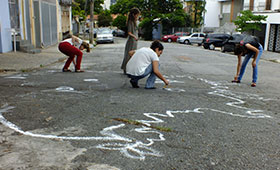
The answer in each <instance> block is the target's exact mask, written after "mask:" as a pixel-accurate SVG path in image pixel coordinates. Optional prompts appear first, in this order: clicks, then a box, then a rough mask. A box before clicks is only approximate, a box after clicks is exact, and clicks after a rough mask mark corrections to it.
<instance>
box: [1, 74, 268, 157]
mask: <svg viewBox="0 0 280 170" xmlns="http://www.w3.org/2000/svg"><path fill="white" fill-rule="evenodd" d="M170 77H172V76H170ZM174 77H179V76H174ZM188 78H189V79H191V80H195V79H196V80H199V81H202V82H204V83H206V84H209V85H211V87H210V88H211V89H213V90H212V91H210V92H208V94H210V95H216V96H219V97H223V98H227V99H230V100H232V101H230V102H227V103H225V105H226V106H229V107H234V108H237V109H241V110H243V113H232V112H227V111H222V110H217V109H212V108H200V107H198V108H194V109H186V110H167V111H166V112H165V113H143V115H144V117H147V118H148V119H146V120H137V121H138V122H141V123H142V124H144V125H146V126H142V127H137V128H135V129H134V131H135V132H137V133H143V134H147V133H149V134H153V136H156V137H149V138H146V139H145V141H147V142H146V143H145V142H143V141H140V140H135V139H133V138H130V137H127V136H126V137H124V136H121V135H119V134H117V133H116V132H115V131H114V130H116V129H120V128H123V127H125V124H119V125H114V126H109V127H106V128H104V129H103V130H102V131H100V134H102V135H103V136H100V137H79V136H77V137H76V136H72V137H71V136H55V135H43V134H35V133H32V132H29V131H23V130H22V129H21V128H20V127H18V126H16V125H15V124H13V123H11V122H9V121H8V120H6V119H5V118H4V117H3V115H2V113H4V112H8V111H9V110H11V109H13V108H14V107H12V106H8V105H7V104H6V105H5V106H4V107H2V108H1V109H0V122H1V123H2V124H3V125H5V126H7V127H9V128H11V129H13V130H15V131H17V132H19V133H21V134H23V135H27V136H32V137H40V138H48V139H64V140H95V141H106V142H107V143H106V142H105V143H102V144H99V145H97V146H95V148H99V149H106V150H115V151H119V152H120V153H121V154H123V155H124V156H126V157H128V158H131V159H139V160H145V158H146V157H147V156H155V157H161V156H164V155H163V154H162V153H160V152H159V151H157V150H155V149H153V148H152V145H153V144H154V143H155V142H162V141H165V138H164V134H163V133H161V132H160V131H158V130H155V129H153V128H150V127H152V124H160V123H164V119H168V118H174V117H175V114H186V115H187V114H189V113H197V114H209V113H211V112H215V113H220V114H225V115H230V116H234V117H240V118H256V119H260V118H272V117H271V116H269V115H266V114H264V113H263V112H264V111H263V110H256V109H251V108H247V107H245V106H244V105H243V106H241V105H242V104H244V103H245V100H244V99H255V100H262V101H267V100H270V99H265V98H263V97H260V96H258V95H251V94H246V93H240V94H238V93H233V92H231V91H230V90H229V87H228V86H226V84H223V83H220V82H214V81H209V80H206V79H202V78H194V77H192V76H188ZM56 90H58V91H62V92H69V91H70V92H72V91H75V90H74V88H71V87H67V86H61V87H59V88H57V89H56Z"/></svg>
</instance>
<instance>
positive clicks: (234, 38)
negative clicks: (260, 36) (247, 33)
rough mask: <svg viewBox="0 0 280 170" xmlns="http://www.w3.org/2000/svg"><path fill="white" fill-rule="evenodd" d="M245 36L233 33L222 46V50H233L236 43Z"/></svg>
mask: <svg viewBox="0 0 280 170" xmlns="http://www.w3.org/2000/svg"><path fill="white" fill-rule="evenodd" d="M243 38H244V35H242V34H233V35H232V36H231V37H230V38H229V39H228V40H226V41H225V43H224V45H223V46H222V47H221V48H222V52H233V51H234V48H235V45H237V44H240V41H241V40H242V39H243Z"/></svg>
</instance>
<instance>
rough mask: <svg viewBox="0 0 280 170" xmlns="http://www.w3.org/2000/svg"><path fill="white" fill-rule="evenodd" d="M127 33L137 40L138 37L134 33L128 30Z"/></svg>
mask: <svg viewBox="0 0 280 170" xmlns="http://www.w3.org/2000/svg"><path fill="white" fill-rule="evenodd" d="M127 34H128V35H129V36H131V37H132V38H134V39H135V40H136V41H138V38H137V37H136V36H135V35H134V34H132V33H131V32H128V33H127Z"/></svg>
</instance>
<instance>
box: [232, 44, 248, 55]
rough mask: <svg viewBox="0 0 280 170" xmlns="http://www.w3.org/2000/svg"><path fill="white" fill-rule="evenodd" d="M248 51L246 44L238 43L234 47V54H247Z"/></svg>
mask: <svg viewBox="0 0 280 170" xmlns="http://www.w3.org/2000/svg"><path fill="white" fill-rule="evenodd" d="M246 52H247V50H246V48H245V47H244V45H240V44H237V45H236V46H235V48H234V54H235V55H240V54H243V55H244V54H245V53H246Z"/></svg>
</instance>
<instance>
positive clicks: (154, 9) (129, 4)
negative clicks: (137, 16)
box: [110, 0, 190, 39]
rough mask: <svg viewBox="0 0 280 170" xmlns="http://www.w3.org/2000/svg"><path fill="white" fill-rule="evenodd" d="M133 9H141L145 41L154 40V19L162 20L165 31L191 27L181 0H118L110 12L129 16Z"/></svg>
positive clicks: (141, 25)
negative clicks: (173, 28)
mask: <svg viewBox="0 0 280 170" xmlns="http://www.w3.org/2000/svg"><path fill="white" fill-rule="evenodd" d="M133 7H137V8H139V10H140V11H141V16H142V18H143V20H142V21H141V24H140V27H141V28H142V31H143V35H142V36H143V37H144V39H152V31H153V26H156V25H157V23H155V22H153V20H154V19H156V18H157V19H158V18H159V19H160V21H162V24H163V28H164V29H168V28H171V27H181V26H186V25H189V23H187V21H189V20H190V18H189V16H188V15H187V14H185V12H184V10H183V5H182V4H181V2H180V0H149V1H147V0H117V3H116V4H114V5H112V6H111V8H110V10H111V12H112V13H113V14H122V15H127V14H128V12H129V10H130V9H131V8H133Z"/></svg>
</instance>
